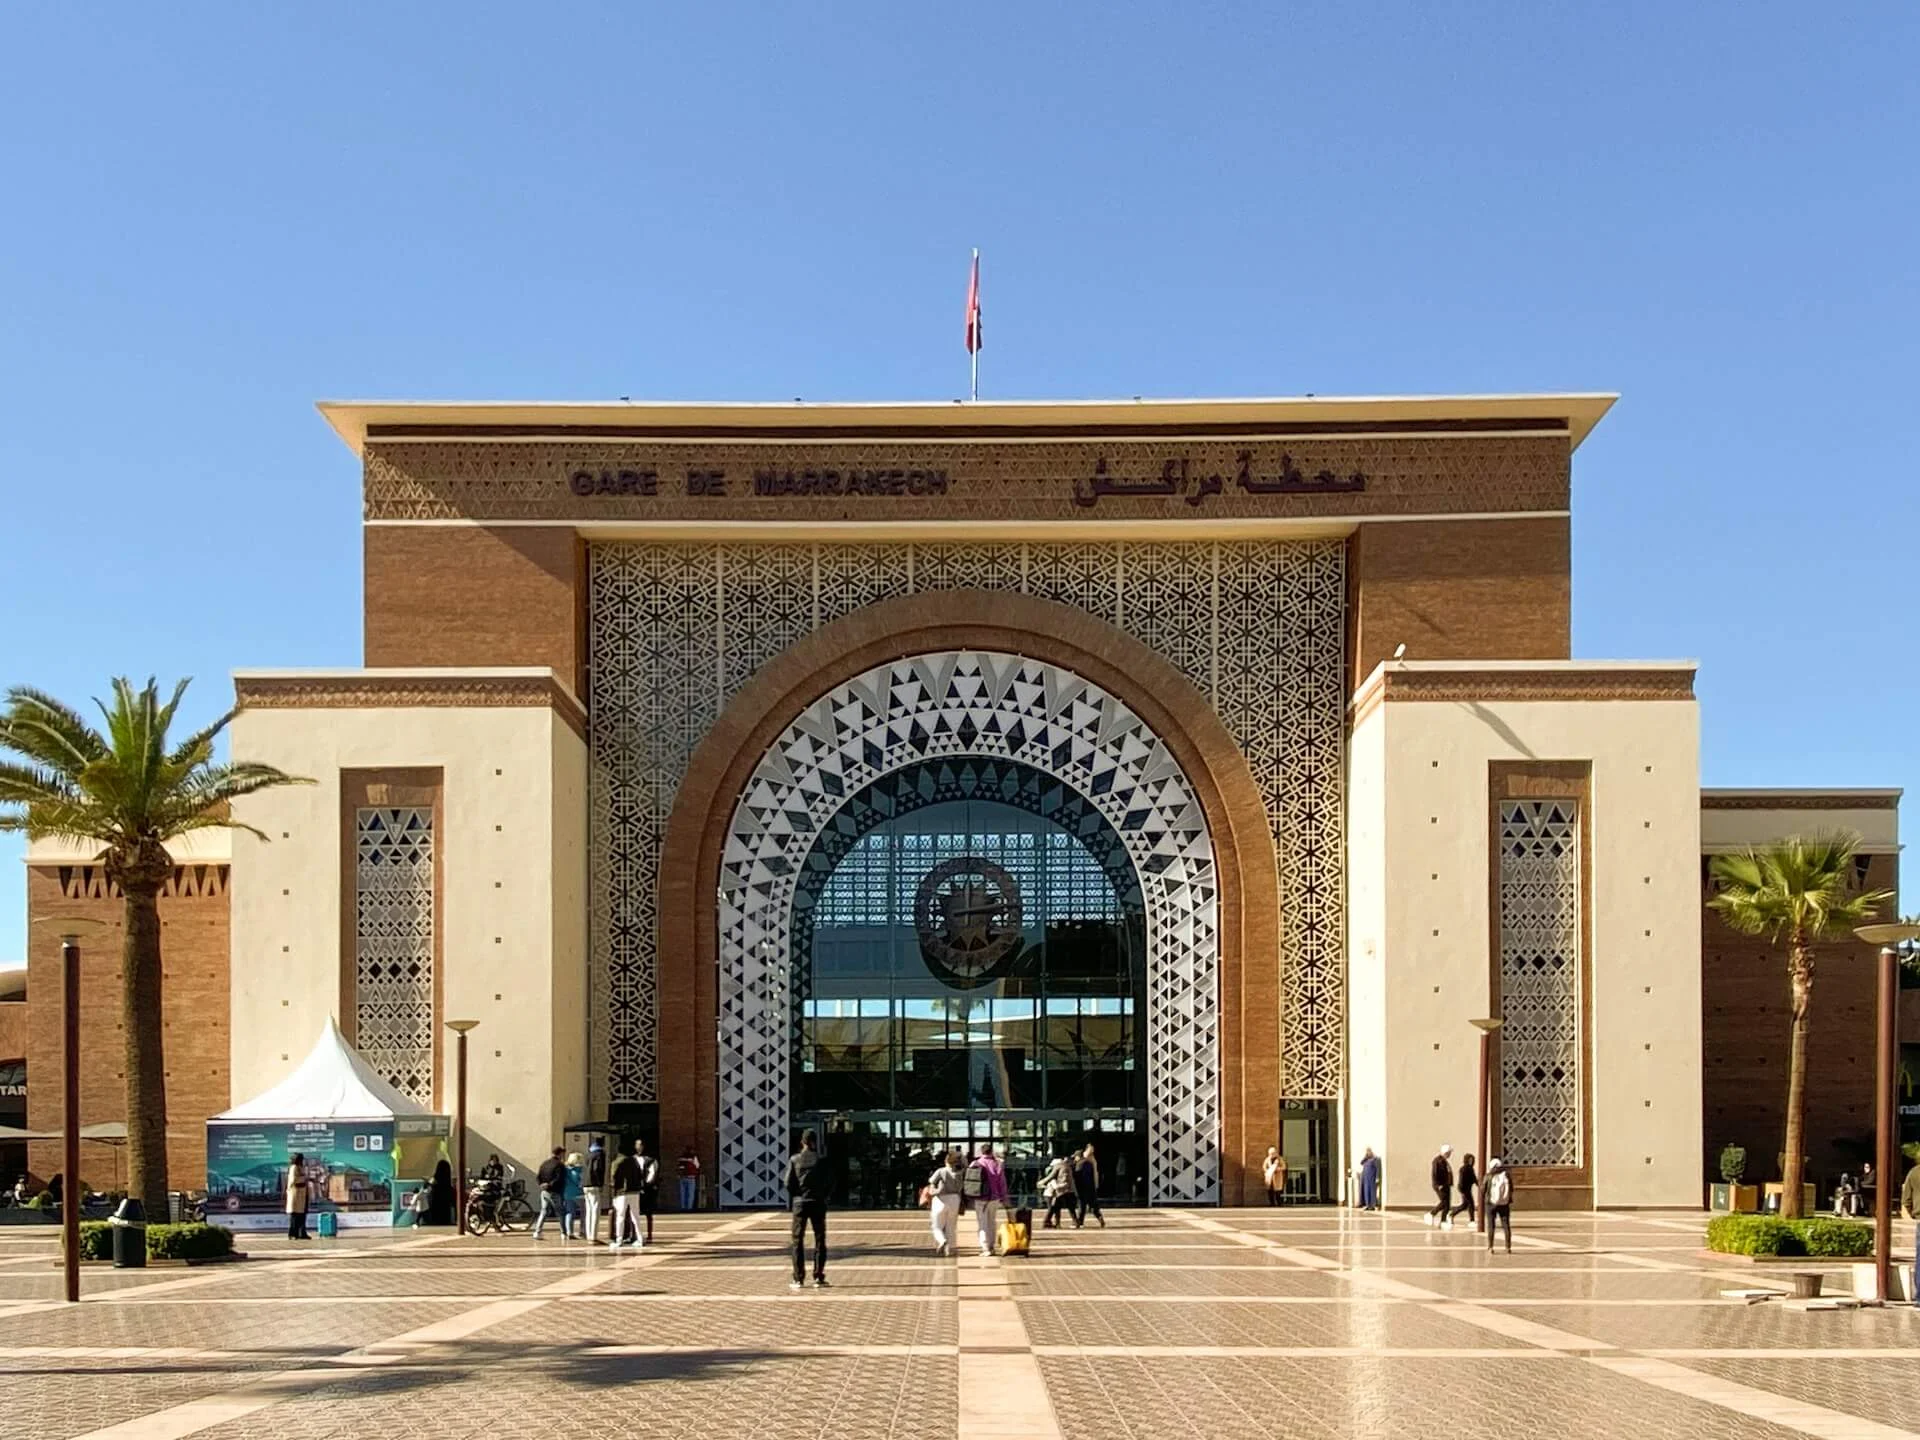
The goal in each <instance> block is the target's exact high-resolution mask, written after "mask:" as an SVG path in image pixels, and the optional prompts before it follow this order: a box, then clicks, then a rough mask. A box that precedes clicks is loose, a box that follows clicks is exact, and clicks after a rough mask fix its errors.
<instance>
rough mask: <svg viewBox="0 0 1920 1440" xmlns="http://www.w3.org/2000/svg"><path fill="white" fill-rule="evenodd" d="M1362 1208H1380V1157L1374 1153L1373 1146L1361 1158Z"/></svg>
mask: <svg viewBox="0 0 1920 1440" xmlns="http://www.w3.org/2000/svg"><path fill="white" fill-rule="evenodd" d="M1360 1208H1361V1209H1362V1210H1378V1209H1379V1208H1380V1157H1379V1156H1378V1155H1376V1154H1374V1153H1373V1147H1372V1146H1371V1145H1369V1146H1368V1147H1367V1150H1366V1153H1365V1154H1364V1155H1362V1156H1361V1157H1360Z"/></svg>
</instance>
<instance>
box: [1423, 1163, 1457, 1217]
mask: <svg viewBox="0 0 1920 1440" xmlns="http://www.w3.org/2000/svg"><path fill="white" fill-rule="evenodd" d="M1452 1154H1453V1147H1452V1146H1451V1145H1442V1146H1441V1147H1440V1153H1439V1154H1438V1155H1436V1156H1434V1157H1433V1194H1434V1198H1435V1200H1436V1202H1437V1203H1436V1204H1435V1205H1434V1207H1433V1209H1431V1210H1429V1211H1427V1213H1426V1215H1425V1216H1424V1217H1423V1218H1424V1219H1425V1220H1426V1222H1427V1224H1429V1225H1438V1226H1439V1227H1440V1228H1441V1229H1442V1230H1451V1229H1452V1228H1453V1219H1452V1217H1451V1216H1450V1215H1449V1213H1448V1212H1449V1211H1451V1210H1452V1209H1453V1161H1452V1160H1450V1159H1448V1158H1447V1157H1448V1156H1450V1155H1452Z"/></svg>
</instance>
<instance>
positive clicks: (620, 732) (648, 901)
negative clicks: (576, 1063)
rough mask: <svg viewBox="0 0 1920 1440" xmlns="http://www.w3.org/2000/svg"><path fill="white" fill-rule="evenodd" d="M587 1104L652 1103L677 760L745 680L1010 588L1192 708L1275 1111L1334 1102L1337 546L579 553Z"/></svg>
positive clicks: (1338, 962)
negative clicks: (832, 627)
mask: <svg viewBox="0 0 1920 1440" xmlns="http://www.w3.org/2000/svg"><path fill="white" fill-rule="evenodd" d="M589 556H590V561H589V574H590V579H589V612H588V634H587V649H588V672H589V673H588V679H587V693H588V717H589V718H588V724H589V741H590V749H591V756H592V780H591V786H590V792H591V793H590V808H589V815H590V822H589V835H590V849H589V854H590V863H591V867H592V875H591V880H590V889H589V902H588V923H589V946H590V949H589V953H590V962H591V963H590V965H589V970H588V981H589V987H590V989H589V1010H588V1014H589V1041H590V1046H591V1049H590V1052H589V1053H590V1054H592V1055H593V1056H594V1057H595V1058H596V1061H604V1066H602V1065H600V1064H596V1065H595V1067H594V1068H593V1069H592V1070H591V1071H590V1073H589V1083H590V1087H591V1094H590V1097H589V1098H590V1104H591V1106H592V1107H593V1108H594V1109H595V1110H596V1111H597V1110H599V1109H600V1108H601V1107H603V1106H604V1105H606V1104H608V1103H609V1102H620V1101H648V1100H654V1099H656V1098H657V1089H656V1080H655V1059H654V1056H655V1048H654V1047H655V1023H656V1010H655V991H654V987H655V972H656V964H655V956H654V944H655V938H654V927H655V922H656V918H657V913H658V907H657V903H656V894H657V890H658V874H659V866H660V846H661V842H662V839H663V837H664V834H665V830H666V823H667V817H668V815H669V814H670V813H671V811H672V808H673V800H674V795H675V793H676V792H677V791H678V789H679V786H680V781H681V777H682V776H683V775H684V774H685V773H686V765H687V760H688V757H689V756H690V755H691V754H692V752H693V749H694V747H695V746H696V745H698V744H699V743H700V741H701V739H702V738H703V737H704V736H705V735H706V733H707V731H708V730H709V729H711V728H712V726H713V723H714V721H715V720H716V719H717V718H718V717H719V714H720V711H721V708H722V707H723V706H724V705H725V704H726V703H727V701H728V700H729V699H731V698H732V697H733V695H734V694H736V693H737V692H738V691H739V689H740V687H741V686H742V685H744V684H745V683H746V681H747V679H748V678H749V677H750V676H751V675H752V674H753V673H754V671H755V670H757V669H758V668H759V667H760V666H761V665H763V664H765V663H766V662H767V661H768V660H769V659H771V658H772V657H773V656H775V655H777V654H779V653H780V652H781V651H783V650H785V649H786V648H788V647H789V646H791V645H793V644H794V643H795V642H796V641H798V640H800V639H802V638H803V637H804V636H806V635H807V634H808V633H810V632H811V631H813V630H816V629H818V628H819V627H821V626H822V625H826V624H828V623H830V622H832V621H834V620H837V619H838V618H840V617H841V616H843V615H845V614H848V613H849V612H851V611H853V610H858V609H860V608H862V607H864V606H867V605H873V604H879V603H882V602H884V601H887V600H892V599H897V598H899V597H902V596H906V595H916V594H925V593H928V592H932V591H939V590H953V589H961V588H968V589H982V590H1008V591H1015V592H1018V593H1022V594H1028V595H1038V596H1042V597H1044V598H1046V599H1049V600H1055V601H1059V602H1060V603H1062V604H1066V605H1071V606H1073V607H1074V608H1076V609H1079V610H1083V611H1085V612H1086V613H1088V614H1089V615H1092V616H1095V617H1096V618H1098V619H1101V620H1105V621H1106V622H1108V623H1109V624H1112V625H1115V626H1117V627H1119V628H1120V629H1121V630H1123V631H1125V632H1126V633H1128V634H1130V635H1132V636H1133V637H1134V638H1135V639H1137V640H1139V641H1141V642H1142V643H1143V644H1145V645H1146V646H1148V647H1149V648H1150V649H1152V650H1154V651H1156V652H1158V653H1159V654H1160V655H1162V656H1164V657H1165V658H1166V659H1167V660H1168V661H1169V662H1170V663H1171V664H1173V665H1174V666H1175V667H1176V668H1177V669H1179V670H1180V671H1182V672H1183V673H1184V674H1185V675H1186V676H1187V677H1188V678H1189V679H1191V680H1192V681H1193V683H1194V684H1195V685H1196V686H1197V687H1198V688H1199V689H1200V691H1201V692H1202V693H1203V694H1205V695H1207V696H1208V697H1209V698H1210V699H1211V700H1212V701H1213V704H1214V708H1215V710H1216V711H1217V713H1218V714H1219V716H1220V718H1221V720H1222V721H1223V722H1224V723H1225V725H1226V727H1227V730H1228V731H1229V732H1230V733H1231V734H1232V735H1233V736H1234V738H1235V739H1236V740H1237V741H1238V742H1239V744H1240V748H1241V751H1242V753H1244V754H1245V755H1246V757H1247V763H1248V765H1249V766H1250V767H1251V769H1252V772H1253V776H1254V780H1255V782H1256V783H1257V784H1258V785H1259V787H1260V790H1261V792H1262V794H1263V795H1264V797H1265V800H1266V807H1267V820H1268V824H1269V825H1270V826H1271V827H1272V831H1273V837H1274V843H1275V850H1276V852H1277V857H1278V863H1279V869H1280V877H1279V878H1280V901H1281V951H1280V957H1279V965H1280V994H1281V1016H1280V1023H1281V1045H1282V1058H1281V1063H1282V1075H1281V1093H1282V1094H1283V1095H1286V1096H1288V1097H1291V1098H1297V1099H1327V1098H1333V1097H1335V1096H1336V1095H1337V1094H1338V1093H1339V1086H1340V1078H1341V1069H1342V1061H1343V1059H1344V1053H1343V1044H1344V1039H1345V1028H1346V1027H1345V970H1344V956H1345V936H1344V933H1343V930H1342V925H1343V921H1344V912H1345V900H1344V886H1345V853H1344V840H1343V827H1342V799H1341V790H1340V784H1341V764H1342V750H1343V726H1344V721H1345V713H1346V700H1347V696H1346V546H1345V544H1344V543H1343V542H1342V541H1339V540H1310V541H1284V542H1283V541H1248V542H1244V543H1241V542H1211V541H1204V542H1198V543H1164V544H1163V543H1139V544H1135V543H1115V542H1102V543H1089V544H1064V545H1046V544H1023V543H1011V542H994V543H988V544H951V545H938V544H884V545H731V544H726V545H705V544H689V545H661V544H597V545H594V546H592V547H590V551H589Z"/></svg>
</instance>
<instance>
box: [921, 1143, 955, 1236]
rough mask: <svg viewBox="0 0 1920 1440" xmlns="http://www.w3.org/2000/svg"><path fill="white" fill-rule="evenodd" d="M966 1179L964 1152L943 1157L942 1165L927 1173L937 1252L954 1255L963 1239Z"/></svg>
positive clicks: (947, 1154)
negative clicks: (963, 1174)
mask: <svg viewBox="0 0 1920 1440" xmlns="http://www.w3.org/2000/svg"><path fill="white" fill-rule="evenodd" d="M962 1184H963V1180H962V1177H961V1174H960V1152H959V1151H958V1150H949V1151H947V1153H946V1154H945V1155H942V1156H941V1157H940V1168H939V1169H937V1170H935V1171H934V1172H933V1173H932V1174H931V1175H929V1176H928V1177H927V1199H928V1202H929V1204H930V1207H931V1209H932V1211H933V1253H934V1254H936V1255H951V1254H953V1252H954V1247H955V1246H956V1245H957V1244H958V1243H959V1239H960V1200H961V1187H962Z"/></svg>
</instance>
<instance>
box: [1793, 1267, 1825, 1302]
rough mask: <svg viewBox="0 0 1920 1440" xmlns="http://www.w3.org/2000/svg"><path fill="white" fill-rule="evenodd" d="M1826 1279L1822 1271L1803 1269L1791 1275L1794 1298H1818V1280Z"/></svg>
mask: <svg viewBox="0 0 1920 1440" xmlns="http://www.w3.org/2000/svg"><path fill="white" fill-rule="evenodd" d="M1824 1279H1826V1274H1825V1272H1824V1271H1820V1270H1803V1271H1800V1272H1798V1273H1796V1274H1795V1275H1794V1277H1793V1296H1794V1299H1796V1300H1818V1299H1819V1298H1820V1282H1821V1281H1823V1280H1824Z"/></svg>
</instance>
